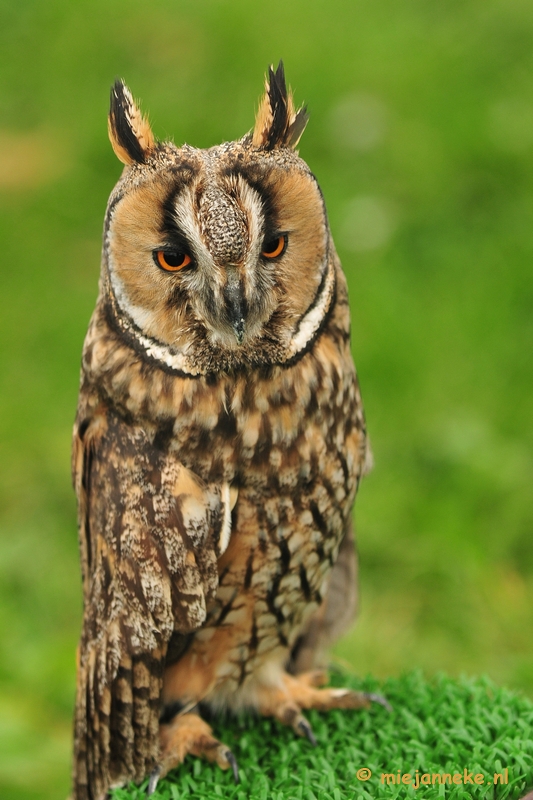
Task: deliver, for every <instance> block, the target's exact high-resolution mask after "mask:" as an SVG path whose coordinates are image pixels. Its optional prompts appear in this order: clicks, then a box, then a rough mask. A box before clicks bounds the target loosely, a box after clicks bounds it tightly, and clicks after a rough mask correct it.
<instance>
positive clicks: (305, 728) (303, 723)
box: [298, 718, 318, 747]
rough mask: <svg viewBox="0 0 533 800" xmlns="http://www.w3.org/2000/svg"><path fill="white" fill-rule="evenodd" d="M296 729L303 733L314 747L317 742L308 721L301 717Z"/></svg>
mask: <svg viewBox="0 0 533 800" xmlns="http://www.w3.org/2000/svg"><path fill="white" fill-rule="evenodd" d="M298 730H300V731H301V732H302V733H303V735H304V736H305V737H306V738H307V739H308V740H309V741H310V742H311V744H312V745H313V747H316V746H317V744H318V742H317V740H316V739H315V734H314V733H313V729H312V727H311V726H310V724H309V723H308V721H307V720H306V719H304V718H302V719H301V720H300V721H299V723H298Z"/></svg>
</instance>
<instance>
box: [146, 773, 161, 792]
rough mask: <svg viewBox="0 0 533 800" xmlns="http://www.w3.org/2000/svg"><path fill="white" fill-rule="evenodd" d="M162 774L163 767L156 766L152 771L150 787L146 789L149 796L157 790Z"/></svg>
mask: <svg viewBox="0 0 533 800" xmlns="http://www.w3.org/2000/svg"><path fill="white" fill-rule="evenodd" d="M160 776H161V767H155V768H154V769H153V770H152V772H151V773H150V780H149V781H148V789H147V790H146V794H147V795H148V796H150V795H151V794H153V793H154V792H155V790H156V787H157V784H158V782H159V778H160Z"/></svg>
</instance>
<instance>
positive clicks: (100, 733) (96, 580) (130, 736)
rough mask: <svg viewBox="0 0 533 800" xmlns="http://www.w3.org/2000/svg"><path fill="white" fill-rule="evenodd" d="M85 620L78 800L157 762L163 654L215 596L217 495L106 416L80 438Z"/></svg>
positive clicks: (140, 774) (83, 426)
mask: <svg viewBox="0 0 533 800" xmlns="http://www.w3.org/2000/svg"><path fill="white" fill-rule="evenodd" d="M74 462H75V463H74V467H75V483H76V489H77V492H78V497H79V507H80V511H79V514H80V519H79V522H80V539H81V550H82V562H83V573H84V595H85V596H84V605H85V610H84V620H83V630H82V636H81V643H80V651H79V668H78V693H77V703H76V720H75V760H74V773H75V774H74V784H75V797H76V800H81V798H87V800H100V798H102V797H104V796H105V793H106V791H107V789H108V788H109V786H112V785H115V784H120V783H123V782H124V781H127V780H130V779H135V780H141V779H142V778H144V776H145V775H146V774H147V773H148V772H149V771H150V770H151V769H152V767H153V766H154V764H155V761H156V759H157V755H158V753H157V747H158V719H159V713H160V696H161V684H162V676H163V667H164V660H165V654H166V649H167V644H168V642H169V640H170V638H171V636H172V634H173V632H175V631H177V632H178V633H183V634H187V633H188V632H190V631H193V630H195V629H197V628H198V627H199V626H200V625H201V624H202V623H203V621H204V620H205V615H206V604H207V603H208V602H209V600H210V599H211V598H212V597H213V596H214V593H215V591H216V588H217V586H218V572H217V557H218V555H219V551H218V540H219V531H220V527H221V523H222V518H223V513H222V502H221V491H220V488H219V487H217V486H213V485H205V484H203V483H202V482H201V481H200V480H199V479H198V478H197V477H196V476H195V475H194V474H193V473H191V472H190V471H189V470H187V469H186V468H185V467H184V466H183V465H182V464H180V462H179V461H178V460H177V458H176V457H175V456H173V455H172V454H169V453H167V452H165V451H164V450H160V449H159V448H158V447H156V446H155V445H154V444H153V441H151V439H150V435H149V434H148V433H147V432H146V431H145V430H143V429H141V428H140V427H137V426H133V425H129V424H127V423H126V422H125V421H124V420H123V419H122V418H121V417H120V416H119V415H118V414H116V413H115V412H113V411H109V410H106V409H103V410H100V411H99V412H98V413H96V414H94V416H92V417H91V419H90V421H89V422H88V423H87V422H86V421H83V420H81V421H80V423H79V424H78V426H77V431H76V433H75V447H74Z"/></svg>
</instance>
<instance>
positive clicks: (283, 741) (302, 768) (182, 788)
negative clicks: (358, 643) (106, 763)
mask: <svg viewBox="0 0 533 800" xmlns="http://www.w3.org/2000/svg"><path fill="white" fill-rule="evenodd" d="M334 682H335V683H336V684H338V685H344V686H351V687H353V688H358V689H359V688H363V689H365V690H367V691H373V692H376V691H379V692H381V693H383V694H385V695H386V696H387V698H388V700H389V701H390V702H391V704H392V706H393V711H392V712H391V713H389V712H387V711H386V710H385V709H384V708H383V707H381V706H378V705H373V706H372V708H371V709H370V710H369V711H360V712H358V711H331V712H329V713H328V714H319V713H318V712H310V713H308V718H309V720H310V722H311V723H312V726H313V730H314V732H315V735H316V738H317V740H318V746H317V747H316V748H314V747H312V746H311V744H310V743H309V742H307V741H306V740H303V739H299V738H297V737H295V736H294V734H293V733H292V731H291V730H290V729H288V728H284V727H282V726H281V725H279V724H278V723H276V722H273V721H271V720H267V719H256V718H253V717H248V718H244V719H241V720H234V721H233V722H228V721H225V722H223V721H220V722H218V723H217V722H216V721H215V723H214V730H215V733H216V735H217V736H218V737H219V738H220V739H221V740H223V741H224V742H225V743H226V744H227V745H228V746H229V747H230V748H231V749H232V751H233V753H234V754H235V755H236V757H237V758H238V761H239V767H240V777H241V782H240V784H239V785H237V786H236V785H235V783H234V781H233V778H232V776H231V774H230V773H229V772H222V770H220V769H219V768H218V767H216V766H212V765H210V764H207V763H206V762H203V761H201V760H200V759H197V758H195V759H193V758H190V757H188V758H187V759H186V761H185V763H184V764H183V765H182V766H181V767H180V768H179V769H177V770H175V771H173V772H171V773H170V774H169V776H168V778H167V779H165V780H163V781H161V782H160V784H159V786H158V791H157V793H156V794H155V795H153V797H154V800H177V799H178V798H191V800H196V799H198V800H200V798H201V800H214V799H215V798H220V797H225V798H233V799H234V800H245V799H246V800H247V799H248V798H253V800H267V799H268V800H289V798H290V800H380V798H384V800H394V798H397V797H401V798H404V797H415V796H416V797H419V798H424V800H430V799H431V798H437V797H446V798H448V799H449V800H467V798H473V800H477V798H480V800H481V798H495V799H496V798H497V800H504V799H505V798H509V800H517V798H520V797H521V796H522V795H523V794H524V793H525V790H526V789H527V788H528V786H529V785H530V784H531V783H532V778H533V704H532V703H531V701H529V700H528V699H526V698H525V697H523V696H520V695H518V694H516V693H513V692H511V691H508V690H507V689H501V688H497V687H496V686H495V685H494V684H493V683H492V682H491V681H489V680H488V679H485V678H476V679H470V678H461V679H459V680H454V679H451V678H449V677H447V676H444V675H438V676H437V677H436V678H434V679H433V680H431V681H427V680H425V679H424V678H423V676H422V674H421V673H420V672H412V673H408V674H406V675H404V676H402V677H400V678H397V679H389V680H387V681H385V682H384V683H378V682H377V681H376V680H374V679H372V678H367V679H365V680H362V681H359V680H356V679H353V678H352V679H349V680H348V679H346V678H343V680H342V682H340V681H339V680H338V679H337V680H335V681H334ZM361 770H366V771H368V770H370V772H371V775H370V777H368V778H367V780H362V778H363V777H367V775H366V774H365V773H361ZM417 770H418V774H419V776H422V775H430V776H431V777H430V779H431V780H433V775H437V774H439V775H442V776H443V778H442V779H443V780H444V781H445V782H444V783H443V784H440V785H439V783H438V778H436V779H435V783H434V784H433V785H429V786H426V785H420V786H419V788H418V789H415V788H414V785H413V786H407V785H405V784H403V783H400V784H399V785H398V784H397V783H396V782H395V780H396V781H397V776H398V771H399V772H400V775H401V776H402V777H403V776H404V775H411V780H412V781H413V783H415V782H417V783H420V781H421V778H420V777H419V779H418V781H416V772H417ZM465 770H466V776H465ZM505 770H507V772H505ZM447 774H449V775H450V778H446V777H444V776H446V775H447ZM495 774H496V775H501V780H500V778H497V781H498V782H497V784H496V785H495V784H494V776H495ZM358 775H359V778H358ZM386 775H388V776H389V777H383V778H382V776H386ZM454 775H460V776H461V781H462V783H461V784H459V783H455V784H454V783H453V782H452V783H450V781H453V777H454ZM476 775H481V776H483V784H481V783H479V784H475V783H474V782H472V784H470V783H469V781H468V778H470V779H471V780H472V781H474V779H475V776H476ZM393 777H394V780H393ZM465 777H466V778H467V782H466V783H463V781H464V780H465ZM406 780H407V779H406ZM426 780H427V778H424V781H426ZM456 780H457V779H456ZM506 780H507V782H504V781H506ZM145 789H146V784H144V785H143V786H141V787H140V788H137V787H134V786H131V787H129V788H128V789H117V790H115V791H114V792H113V793H112V797H113V799H114V800H143V799H144V797H145Z"/></svg>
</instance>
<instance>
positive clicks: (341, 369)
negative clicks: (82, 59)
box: [73, 63, 382, 800]
mask: <svg viewBox="0 0 533 800" xmlns="http://www.w3.org/2000/svg"><path fill="white" fill-rule="evenodd" d="M306 122H307V114H306V111H305V109H304V108H302V109H299V110H296V109H295V107H294V104H293V100H292V96H291V93H290V92H288V91H287V89H286V85H285V78H284V74H283V67H282V64H281V63H280V65H279V67H278V68H277V70H276V71H275V72H274V71H273V70H272V69H270V70H269V75H268V78H267V82H266V92H265V95H264V97H263V99H262V101H261V104H260V107H259V110H258V113H257V117H256V121H255V127H254V129H253V131H252V132H251V133H248V134H246V135H245V136H244V137H243V138H242V139H240V140H239V141H235V142H227V143H225V144H221V145H219V146H216V147H211V148H209V149H207V150H199V149H195V148H194V147H190V146H189V145H183V146H182V147H176V146H175V145H174V144H171V143H168V142H165V143H161V142H159V141H157V140H156V139H155V138H154V135H153V133H152V131H151V128H150V125H149V124H148V122H147V120H146V119H145V118H144V117H143V116H142V115H141V113H140V111H139V109H138V107H137V106H136V105H135V103H134V101H133V99H132V96H131V94H130V92H129V90H128V89H127V88H126V86H125V85H124V84H123V83H121V82H120V81H117V82H116V83H115V85H114V87H113V89H112V92H111V110H110V114H109V135H110V138H111V143H112V146H113V149H114V151H115V153H116V155H117V156H118V158H119V159H120V160H121V161H122V162H123V163H124V165H125V167H124V171H123V173H122V176H121V178H120V180H119V181H118V183H117V185H116V187H115V188H114V190H113V192H112V193H111V197H110V199H109V204H108V207H107V212H106V217H105V227H104V243H103V257H102V271H101V279H100V289H99V295H98V301H97V304H96V309H95V311H94V314H93V316H92V320H91V323H90V327H89V331H88V334H87V338H86V341H85V346H84V350H83V359H82V375H81V388H80V397H79V404H78V411H77V418H76V423H75V428H74V448H73V472H74V482H75V488H76V492H77V496H78V507H79V533H80V547H81V561H82V575H83V590H84V618H83V630H82V634H81V641H80V647H79V656H78V689H77V699H76V714H75V754H74V791H73V796H74V798H75V799H76V800H102V798H104V797H105V796H106V794H107V791H108V789H109V788H110V787H113V786H119V785H122V784H124V783H125V782H126V781H128V780H132V779H133V780H142V779H143V778H145V776H148V775H150V776H151V778H150V786H149V792H152V791H153V790H154V787H155V785H156V783H157V780H158V778H159V777H160V776H162V775H164V774H166V772H168V770H169V769H171V768H172V767H173V766H175V765H177V764H179V763H181V761H182V760H183V759H184V757H185V755H187V754H193V755H196V756H202V757H204V758H207V759H209V760H211V761H214V762H216V763H218V764H219V765H220V766H221V767H222V768H228V767H231V768H232V769H233V771H234V773H235V775H236V776H237V775H238V772H237V765H236V760H235V756H234V755H233V753H231V751H229V749H228V748H227V747H226V746H225V745H224V744H223V743H221V742H219V741H218V740H217V739H216V738H215V737H214V735H213V732H212V730H211V728H210V727H209V726H208V724H207V723H206V722H205V721H204V720H203V719H202V717H201V709H202V707H207V708H209V709H212V710H214V711H216V710H219V709H227V710H229V711H240V710H245V709H253V710H255V711H257V712H258V713H260V714H264V715H269V716H272V717H275V718H276V719H278V720H280V721H281V722H282V723H284V724H288V725H291V726H292V727H293V728H294V730H295V732H296V733H297V734H299V735H304V736H307V737H308V738H309V739H310V740H311V741H313V739H314V737H313V733H312V730H311V728H310V726H309V723H308V722H307V720H306V719H305V717H304V715H303V714H302V709H308V708H318V709H324V710H325V709H329V708H359V707H362V706H367V705H368V704H369V703H370V702H371V701H372V700H377V701H378V702H379V701H381V700H382V699H381V698H379V697H376V696H373V695H369V694H364V693H357V692H350V691H347V690H339V689H327V688H318V686H319V685H320V683H321V680H322V675H323V673H321V672H319V671H317V670H316V667H317V664H318V663H319V662H320V659H321V654H322V653H323V651H324V648H325V647H326V646H327V645H328V644H329V643H330V642H331V641H332V640H333V639H334V638H335V637H336V636H337V635H338V634H339V633H340V632H341V631H343V630H344V629H345V627H346V625H347V623H349V621H350V620H351V618H352V616H353V612H354V607H355V583H356V564H355V551H354V544H353V535H352V531H351V511H352V505H353V501H354V497H355V493H356V489H357V486H358V482H359V479H360V477H361V475H362V474H363V472H364V471H365V465H366V464H367V463H368V458H369V457H368V450H367V443H366V433H365V421H364V416H363V409H362V405H361V398H360V394H359V388H358V383H357V379H356V374H355V369H354V365H353V362H352V357H351V354H350V339H349V325H350V317H349V309H348V300H347V291H346V282H345V278H344V275H343V273H342V270H341V266H340V263H339V260H338V257H337V255H336V252H335V248H334V245H333V242H332V239H331V235H330V231H329V227H328V220H327V216H326V211H325V207H324V202H323V198H322V195H321V192H320V189H319V187H318V184H317V182H316V179H315V177H314V176H313V174H312V173H311V172H310V170H309V168H308V166H307V165H306V163H305V162H304V161H303V160H302V159H301V158H300V157H299V156H298V154H297V152H296V151H295V147H296V145H297V143H298V141H299V139H300V136H301V134H302V132H303V130H304V128H305V125H306Z"/></svg>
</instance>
